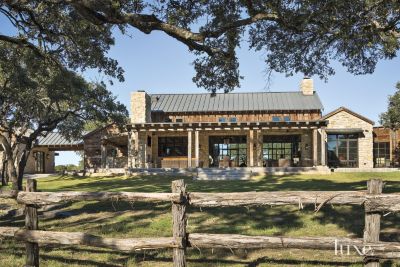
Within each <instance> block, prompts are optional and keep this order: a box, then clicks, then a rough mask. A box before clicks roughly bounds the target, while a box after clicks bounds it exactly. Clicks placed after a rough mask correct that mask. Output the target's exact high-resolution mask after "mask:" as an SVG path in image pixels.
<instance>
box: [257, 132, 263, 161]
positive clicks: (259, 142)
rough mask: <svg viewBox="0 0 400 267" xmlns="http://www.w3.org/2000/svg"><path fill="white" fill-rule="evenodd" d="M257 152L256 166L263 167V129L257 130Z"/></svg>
mask: <svg viewBox="0 0 400 267" xmlns="http://www.w3.org/2000/svg"><path fill="white" fill-rule="evenodd" d="M256 141H257V152H256V154H257V155H256V157H257V161H256V166H258V167H262V166H263V135H262V132H261V130H257V139H256Z"/></svg>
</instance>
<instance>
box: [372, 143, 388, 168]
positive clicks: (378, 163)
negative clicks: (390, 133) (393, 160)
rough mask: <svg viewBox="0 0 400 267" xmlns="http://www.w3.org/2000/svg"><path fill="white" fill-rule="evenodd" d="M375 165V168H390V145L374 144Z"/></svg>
mask: <svg viewBox="0 0 400 267" xmlns="http://www.w3.org/2000/svg"><path fill="white" fill-rule="evenodd" d="M374 163H375V167H390V143H389V142H375V143H374Z"/></svg>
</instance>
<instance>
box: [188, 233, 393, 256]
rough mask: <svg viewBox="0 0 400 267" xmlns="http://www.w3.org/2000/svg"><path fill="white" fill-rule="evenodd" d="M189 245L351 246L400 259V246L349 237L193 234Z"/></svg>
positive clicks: (224, 246) (263, 246) (272, 247)
mask: <svg viewBox="0 0 400 267" xmlns="http://www.w3.org/2000/svg"><path fill="white" fill-rule="evenodd" d="M189 244H190V246H191V247H193V248H226V249H239V248H243V249H255V248H269V249H288V248H295V249H321V250H332V251H334V250H335V247H336V249H339V250H340V246H342V247H344V248H345V249H346V250H347V246H349V248H351V249H352V250H353V252H355V253H357V250H356V249H355V248H354V246H356V247H357V248H358V249H359V251H362V250H363V247H364V246H365V248H366V250H365V251H366V253H367V255H374V256H375V257H379V258H386V259H390V258H399V257H400V243H398V242H396V243H395V242H390V243H389V242H370V243H364V241H363V239H361V238H346V237H284V236H246V235H236V234H233V235H232V234H197V233H193V234H189Z"/></svg>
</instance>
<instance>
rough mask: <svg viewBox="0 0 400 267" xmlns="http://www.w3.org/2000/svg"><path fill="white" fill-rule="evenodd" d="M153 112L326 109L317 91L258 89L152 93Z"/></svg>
mask: <svg viewBox="0 0 400 267" xmlns="http://www.w3.org/2000/svg"><path fill="white" fill-rule="evenodd" d="M151 109H152V111H162V112H213V111H214V112H215V111H272V110H322V109H323V106H322V103H321V100H320V99H319V96H318V94H317V93H314V94H313V95H303V93H302V92H255V93H226V94H215V95H212V94H152V95H151Z"/></svg>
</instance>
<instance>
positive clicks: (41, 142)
mask: <svg viewBox="0 0 400 267" xmlns="http://www.w3.org/2000/svg"><path fill="white" fill-rule="evenodd" d="M82 143H83V141H82V140H71V141H68V140H67V139H66V138H65V137H63V136H62V135H61V134H59V133H57V132H54V133H48V134H47V136H45V137H43V136H41V137H39V138H38V139H37V145H38V146H55V145H57V146H59V145H80V144H82Z"/></svg>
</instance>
